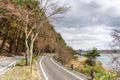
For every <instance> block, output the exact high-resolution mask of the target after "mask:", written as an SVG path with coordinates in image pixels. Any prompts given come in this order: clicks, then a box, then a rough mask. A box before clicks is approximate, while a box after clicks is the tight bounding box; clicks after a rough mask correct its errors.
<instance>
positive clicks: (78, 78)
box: [50, 57, 83, 80]
mask: <svg viewBox="0 0 120 80" xmlns="http://www.w3.org/2000/svg"><path fill="white" fill-rule="evenodd" d="M50 60H51V61H52V62H53V63H54V64H55V65H56V66H58V67H59V68H61V69H62V70H64V71H66V72H68V73H69V74H71V75H73V76H74V77H76V78H78V79H80V80H83V79H82V78H81V77H79V76H77V75H75V74H73V73H72V72H70V71H68V70H67V69H65V68H63V67H61V66H60V65H58V64H57V63H56V62H54V60H53V59H52V57H50Z"/></svg>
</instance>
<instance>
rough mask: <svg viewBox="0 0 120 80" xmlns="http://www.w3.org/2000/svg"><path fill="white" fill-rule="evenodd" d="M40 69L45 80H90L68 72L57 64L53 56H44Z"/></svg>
mask: <svg viewBox="0 0 120 80" xmlns="http://www.w3.org/2000/svg"><path fill="white" fill-rule="evenodd" d="M40 68H41V72H42V75H43V76H44V77H43V78H44V79H43V80H88V79H87V78H86V77H83V76H81V75H78V74H75V73H73V71H70V70H67V69H65V68H64V67H62V66H61V65H59V64H57V62H56V61H55V60H54V59H53V58H52V57H51V56H44V57H42V59H41V61H40Z"/></svg>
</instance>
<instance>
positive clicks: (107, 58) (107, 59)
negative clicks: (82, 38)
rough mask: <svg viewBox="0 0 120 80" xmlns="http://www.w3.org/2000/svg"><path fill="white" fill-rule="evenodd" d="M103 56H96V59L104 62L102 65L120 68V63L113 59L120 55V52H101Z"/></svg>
mask: <svg viewBox="0 0 120 80" xmlns="http://www.w3.org/2000/svg"><path fill="white" fill-rule="evenodd" d="M100 55H101V56H99V57H97V58H96V61H100V62H102V65H103V66H104V67H106V68H119V69H120V64H118V63H117V62H116V61H113V58H114V57H118V56H120V54H102V53H101V54H100ZM83 57H84V56H79V57H78V58H79V59H81V58H83ZM119 61H120V57H119Z"/></svg>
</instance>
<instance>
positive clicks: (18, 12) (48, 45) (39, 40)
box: [0, 0, 75, 80]
mask: <svg viewBox="0 0 120 80" xmlns="http://www.w3.org/2000/svg"><path fill="white" fill-rule="evenodd" d="M49 11H50V12H49ZM67 11H69V7H67V6H65V5H61V4H59V3H58V2H54V1H52V0H0V56H1V58H2V57H3V56H16V55H17V56H25V59H24V60H22V61H21V62H20V63H19V64H17V65H16V67H15V68H14V69H12V70H10V71H9V72H7V73H6V74H5V75H3V76H2V78H0V80H2V79H3V80H29V79H28V78H30V75H29V73H30V72H29V70H30V69H31V66H32V75H33V74H34V76H35V77H37V74H38V72H36V70H37V68H36V62H37V61H35V62H34V61H33V60H34V58H33V56H37V57H39V56H40V55H43V53H57V55H58V56H57V57H58V59H59V60H61V61H62V62H63V63H68V62H70V61H71V60H72V59H73V54H74V53H75V52H74V50H73V49H72V48H70V47H68V46H67V45H66V43H65V42H64V40H63V38H62V37H61V35H60V34H59V33H57V32H56V31H55V29H54V28H53V25H52V24H51V23H52V21H54V22H56V21H60V20H61V18H63V17H64V16H63V14H65V13H66V12H67ZM15 76H16V77H15ZM33 78H34V77H32V79H31V80H36V79H33Z"/></svg>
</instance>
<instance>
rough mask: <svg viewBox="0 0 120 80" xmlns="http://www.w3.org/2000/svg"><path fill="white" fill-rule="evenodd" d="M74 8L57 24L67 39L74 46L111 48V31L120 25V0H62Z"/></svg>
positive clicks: (80, 47)
mask: <svg viewBox="0 0 120 80" xmlns="http://www.w3.org/2000/svg"><path fill="white" fill-rule="evenodd" d="M61 3H62V4H63V3H68V5H69V6H71V11H69V12H68V13H67V14H65V18H64V20H62V21H61V22H59V23H56V24H55V29H56V31H58V32H59V33H61V35H62V37H63V38H64V40H65V41H66V43H67V44H68V45H69V46H71V47H73V48H74V49H83V50H88V49H92V48H93V47H96V48H98V49H109V44H110V42H111V41H112V40H113V39H112V37H111V36H110V33H111V31H112V29H113V28H118V27H119V26H120V0H61Z"/></svg>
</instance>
